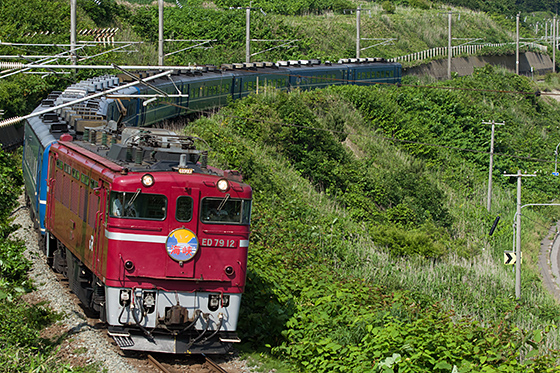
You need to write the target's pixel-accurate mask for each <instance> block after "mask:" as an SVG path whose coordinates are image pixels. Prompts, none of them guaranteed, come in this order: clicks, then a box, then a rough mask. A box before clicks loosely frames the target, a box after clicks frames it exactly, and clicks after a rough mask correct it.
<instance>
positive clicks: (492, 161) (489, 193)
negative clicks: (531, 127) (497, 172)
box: [482, 121, 505, 212]
mask: <svg viewBox="0 0 560 373" xmlns="http://www.w3.org/2000/svg"><path fill="white" fill-rule="evenodd" d="M482 124H491V125H492V137H491V139H490V170H489V172H488V198H487V204H486V208H487V210H488V212H490V208H491V207H492V167H493V165H494V126H495V125H496V124H497V125H500V126H503V125H505V122H502V123H495V122H494V121H491V122H484V121H483V122H482Z"/></svg>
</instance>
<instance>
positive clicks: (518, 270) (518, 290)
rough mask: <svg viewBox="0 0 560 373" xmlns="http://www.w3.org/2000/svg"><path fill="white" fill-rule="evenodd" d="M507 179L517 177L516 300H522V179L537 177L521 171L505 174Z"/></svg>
mask: <svg viewBox="0 0 560 373" xmlns="http://www.w3.org/2000/svg"><path fill="white" fill-rule="evenodd" d="M504 176H506V177H517V212H516V218H517V220H516V223H515V227H516V234H515V255H516V256H517V263H515V298H516V299H520V298H521V178H522V177H530V176H537V175H535V174H522V173H521V170H518V171H517V174H504Z"/></svg>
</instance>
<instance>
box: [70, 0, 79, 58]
mask: <svg viewBox="0 0 560 373" xmlns="http://www.w3.org/2000/svg"><path fill="white" fill-rule="evenodd" d="M70 54H71V57H72V64H73V65H75V64H76V62H77V60H78V58H77V56H76V0H70Z"/></svg>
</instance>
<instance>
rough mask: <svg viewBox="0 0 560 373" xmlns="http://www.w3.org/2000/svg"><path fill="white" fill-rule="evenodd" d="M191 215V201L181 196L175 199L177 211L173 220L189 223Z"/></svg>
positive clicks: (189, 198)
mask: <svg viewBox="0 0 560 373" xmlns="http://www.w3.org/2000/svg"><path fill="white" fill-rule="evenodd" d="M192 214H193V199H192V198H191V197H187V196H181V197H179V198H177V211H175V218H176V219H177V221H182V222H188V221H191V219H192Z"/></svg>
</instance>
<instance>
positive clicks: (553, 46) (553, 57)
mask: <svg viewBox="0 0 560 373" xmlns="http://www.w3.org/2000/svg"><path fill="white" fill-rule="evenodd" d="M556 28H557V27H556V16H554V17H552V72H553V73H555V72H556V32H557V31H556Z"/></svg>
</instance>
